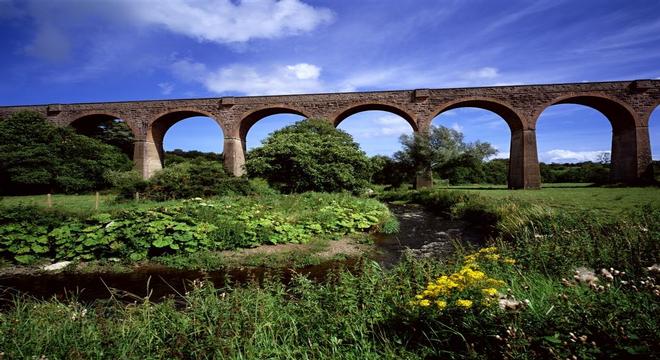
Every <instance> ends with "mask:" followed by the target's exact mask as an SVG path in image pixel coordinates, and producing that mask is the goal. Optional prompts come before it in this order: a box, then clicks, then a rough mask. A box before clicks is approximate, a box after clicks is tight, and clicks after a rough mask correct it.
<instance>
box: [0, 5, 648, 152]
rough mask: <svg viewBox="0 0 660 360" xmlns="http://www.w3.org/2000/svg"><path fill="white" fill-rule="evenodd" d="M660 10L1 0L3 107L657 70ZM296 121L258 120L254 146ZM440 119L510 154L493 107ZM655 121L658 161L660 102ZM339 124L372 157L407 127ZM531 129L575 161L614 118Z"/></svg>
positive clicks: (181, 132)
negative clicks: (609, 120)
mask: <svg viewBox="0 0 660 360" xmlns="http://www.w3.org/2000/svg"><path fill="white" fill-rule="evenodd" d="M659 14H660V2H658V1H657V0H646V1H643V0H637V1H636V0H625V1H618V0H611V1H602V0H593V1H592V0H580V1H571V0H547V1H546V0H517V1H516V0H507V1H493V0H484V1H476V0H475V1H472V0H444V1H412V0H410V1H407V0H396V1H386V0H373V1H372V0H360V1H357V0H353V1H348V0H346V1H344V0H332V1H330V0H321V1H303V0H282V1H275V0H249V1H229V0H208V1H203V0H190V1H185V0H161V1H147V0H114V1H109V0H97V1H86V0H59V1H47V0H21V1H14V0H0V47H1V48H2V49H3V56H1V57H0V77H1V78H2V81H1V82H0V105H17V104H36V103H57V102H61V103H67V102H86V101H119V100H140V99H168V98H187V97H212V96H223V95H259V94H284V93H306V92H326V91H362V90H386V89H414V88H424V87H431V88H442V87H457V86H482V85H503V84H534V83H555V82H580V81H607V80H627V79H638V78H650V79H655V78H659V77H660V15H659ZM297 119H298V118H297V117H295V116H287V115H280V116H273V117H269V118H266V119H263V120H262V121H260V122H258V123H257V124H256V125H255V126H254V127H253V128H252V130H251V131H250V133H249V135H248V147H254V146H258V145H259V143H260V141H261V140H262V139H263V138H264V137H265V136H266V135H267V134H268V133H270V132H272V131H274V130H276V129H278V128H280V127H282V126H284V125H286V124H289V123H291V122H294V121H296V120H297ZM433 123H434V124H435V125H444V126H449V127H453V128H456V129H460V130H461V131H463V133H464V134H465V137H466V139H467V140H469V141H474V140H477V139H479V140H483V141H488V142H491V143H492V144H493V145H495V146H496V147H497V148H498V150H499V151H500V154H499V156H500V157H506V156H508V146H509V131H508V129H507V127H506V126H505V123H504V121H503V120H502V119H500V118H499V117H497V116H496V115H494V114H492V113H489V112H487V111H484V110H478V109H458V110H454V111H452V112H449V113H445V114H442V115H441V116H439V117H438V118H436V119H435V120H434V122H433ZM650 125H651V142H652V149H653V153H654V158H655V159H660V110H658V109H656V110H655V112H654V115H653V118H652V120H651V124H650ZM340 128H342V129H344V130H346V131H348V132H349V133H351V134H352V135H353V136H354V138H355V139H356V141H358V143H360V145H361V146H362V147H363V149H364V150H365V151H367V153H368V154H370V155H374V154H386V155H389V154H391V153H393V152H394V151H396V150H398V149H399V142H398V137H399V136H400V135H401V134H404V133H410V132H411V129H410V127H409V125H408V124H407V123H406V122H405V121H404V120H403V119H400V118H398V117H396V116H395V115H392V114H389V113H384V112H364V113H359V114H356V115H354V116H352V117H350V118H348V119H347V120H345V121H344V122H343V123H342V124H341V125H340ZM568 129H570V131H568ZM537 136H538V150H539V157H540V159H541V160H543V161H554V162H565V161H579V160H588V159H591V158H593V157H594V156H596V155H597V154H598V153H599V152H602V151H608V150H609V148H610V143H611V128H610V125H609V123H608V122H607V120H606V119H605V118H604V117H603V116H602V115H601V114H600V113H598V112H596V111H595V110H592V109H589V108H584V107H580V106H572V105H557V106H554V107H551V108H549V109H548V110H547V111H546V112H544V113H543V114H542V117H541V119H540V120H539V123H538V129H537ZM165 146H166V148H168V149H173V148H183V149H196V150H202V151H222V134H221V132H220V129H219V128H218V127H217V125H215V124H214V123H213V122H212V121H210V120H209V119H204V118H194V119H188V120H185V121H183V122H181V123H179V124H177V125H175V126H174V127H173V128H172V129H170V131H168V133H167V135H166V138H165Z"/></svg>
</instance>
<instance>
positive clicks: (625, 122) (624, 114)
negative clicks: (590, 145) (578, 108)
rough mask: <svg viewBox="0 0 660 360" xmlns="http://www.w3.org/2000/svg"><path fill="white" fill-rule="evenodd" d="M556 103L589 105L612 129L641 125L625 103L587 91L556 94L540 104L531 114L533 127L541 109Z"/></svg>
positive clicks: (541, 111)
mask: <svg viewBox="0 0 660 360" xmlns="http://www.w3.org/2000/svg"><path fill="white" fill-rule="evenodd" d="M557 104H574V105H583V106H587V107H590V108H592V109H594V110H597V111H599V112H600V113H601V114H603V115H605V117H606V118H607V119H608V120H609V121H610V124H611V125H612V129H614V130H615V131H616V130H619V129H626V128H628V129H630V128H635V127H636V126H641V123H640V121H639V119H638V118H637V117H636V116H635V115H634V114H635V111H634V110H633V109H632V108H631V107H630V106H629V105H628V104H626V103H624V102H621V101H620V100H618V99H616V98H613V97H610V96H607V95H605V94H598V93H587V94H574V93H573V94H566V95H562V96H558V97H556V98H554V99H552V100H550V101H547V102H546V103H544V104H543V105H541V106H540V107H539V108H538V109H537V110H536V112H535V113H534V115H533V116H532V120H533V124H532V126H533V127H536V121H537V120H538V118H539V116H540V115H541V113H543V111H545V110H546V109H547V108H548V107H550V106H552V105H557Z"/></svg>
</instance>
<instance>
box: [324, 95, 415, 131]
mask: <svg viewBox="0 0 660 360" xmlns="http://www.w3.org/2000/svg"><path fill="white" fill-rule="evenodd" d="M372 110H377V111H386V112H390V113H393V114H395V115H398V116H400V117H402V118H403V119H404V120H406V121H407V122H408V123H409V124H410V126H412V128H413V131H414V132H417V131H419V126H418V124H417V119H416V118H415V116H413V115H411V114H410V113H409V112H408V111H407V110H404V109H402V108H400V107H398V106H396V105H392V104H385V103H378V102H367V103H361V104H351V105H350V106H348V107H347V108H345V109H343V110H341V111H339V112H338V113H337V114H336V115H334V116H333V117H332V119H331V120H332V124H333V125H334V126H335V127H337V126H339V124H340V123H341V122H342V121H344V120H345V119H346V118H348V117H349V116H351V115H355V114H357V113H359V112H363V111H372Z"/></svg>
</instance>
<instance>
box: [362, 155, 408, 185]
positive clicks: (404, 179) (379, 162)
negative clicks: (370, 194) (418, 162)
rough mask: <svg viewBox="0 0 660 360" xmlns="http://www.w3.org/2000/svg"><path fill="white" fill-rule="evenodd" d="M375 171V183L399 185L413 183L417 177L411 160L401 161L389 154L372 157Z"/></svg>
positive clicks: (372, 177)
mask: <svg viewBox="0 0 660 360" xmlns="http://www.w3.org/2000/svg"><path fill="white" fill-rule="evenodd" d="M371 163H372V164H373V165H374V170H373V171H374V173H373V175H372V176H371V182H373V183H374V184H384V185H391V186H393V187H399V186H401V185H402V184H405V183H411V182H412V181H414V179H415V169H414V168H413V166H412V163H410V162H404V161H399V160H397V159H394V158H391V157H389V156H383V155H376V156H373V157H372V158H371Z"/></svg>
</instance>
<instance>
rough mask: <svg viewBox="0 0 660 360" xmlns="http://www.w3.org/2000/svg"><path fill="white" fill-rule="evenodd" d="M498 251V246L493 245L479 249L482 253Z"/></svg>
mask: <svg viewBox="0 0 660 360" xmlns="http://www.w3.org/2000/svg"><path fill="white" fill-rule="evenodd" d="M496 252H497V248H496V247H495V246H491V247H487V248H483V249H481V250H479V253H481V254H495V253H496Z"/></svg>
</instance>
